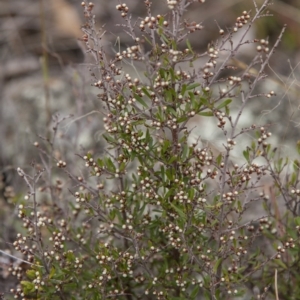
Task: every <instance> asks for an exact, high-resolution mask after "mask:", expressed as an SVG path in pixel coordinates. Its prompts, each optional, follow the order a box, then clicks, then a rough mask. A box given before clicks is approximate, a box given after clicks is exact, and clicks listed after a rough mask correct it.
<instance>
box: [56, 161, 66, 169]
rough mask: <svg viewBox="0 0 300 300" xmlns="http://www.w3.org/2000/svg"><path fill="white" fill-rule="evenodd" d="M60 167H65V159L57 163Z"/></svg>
mask: <svg viewBox="0 0 300 300" xmlns="http://www.w3.org/2000/svg"><path fill="white" fill-rule="evenodd" d="M56 165H57V166H58V167H59V168H65V167H66V166H67V163H66V162H65V161H62V160H59V161H58V162H57V164H56Z"/></svg>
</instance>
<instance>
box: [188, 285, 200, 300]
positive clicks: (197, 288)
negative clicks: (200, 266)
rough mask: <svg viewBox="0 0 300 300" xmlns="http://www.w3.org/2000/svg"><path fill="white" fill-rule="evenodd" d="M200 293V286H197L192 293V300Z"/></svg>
mask: <svg viewBox="0 0 300 300" xmlns="http://www.w3.org/2000/svg"><path fill="white" fill-rule="evenodd" d="M198 293H199V285H196V286H195V288H194V289H193V291H192V292H191V295H190V299H196V297H197V295H198Z"/></svg>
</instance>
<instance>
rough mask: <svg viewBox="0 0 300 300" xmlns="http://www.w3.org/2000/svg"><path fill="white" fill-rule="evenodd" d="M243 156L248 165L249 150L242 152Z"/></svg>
mask: <svg viewBox="0 0 300 300" xmlns="http://www.w3.org/2000/svg"><path fill="white" fill-rule="evenodd" d="M243 155H244V157H245V159H246V161H247V162H248V163H250V155H249V150H244V151H243Z"/></svg>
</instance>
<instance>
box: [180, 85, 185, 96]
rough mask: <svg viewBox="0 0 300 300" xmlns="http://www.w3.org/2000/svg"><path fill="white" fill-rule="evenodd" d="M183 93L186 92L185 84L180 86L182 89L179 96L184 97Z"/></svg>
mask: <svg viewBox="0 0 300 300" xmlns="http://www.w3.org/2000/svg"><path fill="white" fill-rule="evenodd" d="M185 92H186V84H183V85H182V88H181V92H180V94H181V95H182V96H184V94H185Z"/></svg>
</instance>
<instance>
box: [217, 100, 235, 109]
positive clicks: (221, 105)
mask: <svg viewBox="0 0 300 300" xmlns="http://www.w3.org/2000/svg"><path fill="white" fill-rule="evenodd" d="M231 102H232V100H231V99H226V100H225V101H224V102H223V103H221V104H220V105H218V106H217V109H221V108H223V107H225V106H227V105H228V104H230V103H231Z"/></svg>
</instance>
